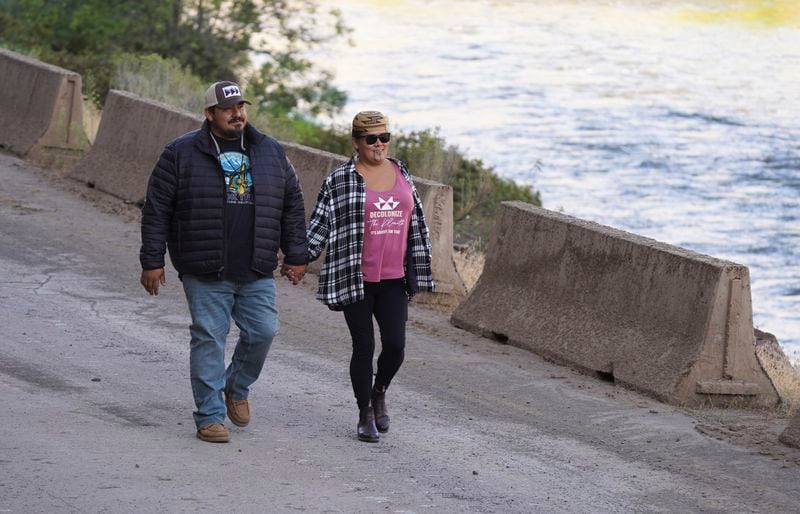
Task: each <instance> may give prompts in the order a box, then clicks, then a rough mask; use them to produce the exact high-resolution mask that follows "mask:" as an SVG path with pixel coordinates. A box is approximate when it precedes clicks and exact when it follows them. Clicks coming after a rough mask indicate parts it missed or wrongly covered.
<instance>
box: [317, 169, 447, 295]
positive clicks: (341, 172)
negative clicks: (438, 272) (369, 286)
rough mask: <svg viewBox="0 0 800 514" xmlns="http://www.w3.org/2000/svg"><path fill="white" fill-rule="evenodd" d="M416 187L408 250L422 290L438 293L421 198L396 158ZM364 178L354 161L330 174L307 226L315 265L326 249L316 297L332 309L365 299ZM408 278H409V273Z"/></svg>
mask: <svg viewBox="0 0 800 514" xmlns="http://www.w3.org/2000/svg"><path fill="white" fill-rule="evenodd" d="M392 161H393V162H395V163H397V165H398V166H400V171H401V172H402V174H403V177H405V179H406V181H407V182H408V184H409V185H410V186H411V192H412V195H413V197H414V209H413V210H412V212H411V225H410V226H409V229H408V250H407V251H408V252H411V258H412V260H413V262H414V270H415V271H416V280H417V289H418V290H420V291H433V290H434V283H433V277H432V276H431V240H430V237H429V236H428V226H427V225H426V224H425V215H424V213H423V212H422V200H420V197H419V194H418V193H417V189H416V188H415V187H414V182H413V180H412V179H411V174H410V173H409V172H408V168H407V167H406V165H405V163H403V162H402V161H398V160H395V159H392ZM366 197H367V193H366V188H365V186H364V179H363V178H361V175H359V174H358V172H357V171H356V165H355V160H354V159H350V160H349V161H348V162H346V163H344V164H342V165H341V166H339V167H338V168H336V169H334V170H333V171H331V173H330V174H329V175H328V176H327V178H326V179H325V181H324V182H323V183H322V187H321V188H320V192H319V196H318V197H317V203H316V205H315V206H314V212H313V213H312V214H311V221H310V222H309V227H308V251H309V258H310V260H311V261H314V260H316V259H317V258H319V256H320V254H321V253H322V251H323V250H324V249H325V246H326V245H327V247H328V251H327V253H326V254H325V263H324V264H323V265H322V270H321V271H320V274H319V289H318V290H317V296H316V298H317V299H318V300H319V301H321V302H322V303H324V304H326V305H328V306H330V307H332V308H337V307H342V306H344V305H349V304H351V303H355V302H358V301H361V300H363V299H364V276H363V274H362V273H361V256H362V252H363V249H364V204H365V203H366ZM407 275H408V274H407Z"/></svg>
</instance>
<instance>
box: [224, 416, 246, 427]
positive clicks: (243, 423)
mask: <svg viewBox="0 0 800 514" xmlns="http://www.w3.org/2000/svg"><path fill="white" fill-rule="evenodd" d="M228 419H229V420H231V423H233V424H234V425H236V426H237V427H246V426H247V425H249V424H250V420H249V419H248V420H247V421H244V422H242V421H239V420H236V419H233V418H232V417H231V416H230V414H229V415H228Z"/></svg>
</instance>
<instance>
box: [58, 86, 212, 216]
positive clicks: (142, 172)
mask: <svg viewBox="0 0 800 514" xmlns="http://www.w3.org/2000/svg"><path fill="white" fill-rule="evenodd" d="M203 119H204V118H203V117H202V116H201V115H199V114H192V113H190V112H188V111H185V110H183V109H178V108H177V107H173V106H171V105H167V104H164V103H161V102H156V101H155V100H149V99H145V98H141V97H139V96H137V95H134V94H133V93H128V92H127V91H117V90H113V89H112V90H111V91H109V93H108V96H107V97H106V103H105V106H104V107H103V116H102V118H101V119H100V127H99V128H98V130H97V137H96V138H95V141H94V144H93V145H92V147H91V149H90V150H89V152H88V153H87V154H86V156H85V157H84V158H83V159H82V160H81V161H80V162H79V163H78V165H77V166H76V167H75V168H74V169H73V170H72V172H71V173H70V175H69V176H70V177H71V178H74V179H76V180H80V181H83V182H86V183H88V184H89V185H90V186H92V187H96V188H97V189H99V190H101V191H104V192H106V193H109V194H112V195H114V196H117V197H119V198H122V199H123V200H127V201H128V202H134V203H142V202H143V201H144V197H145V194H146V193H147V181H148V179H149V178H150V174H151V173H152V171H153V167H154V166H155V164H156V162H157V161H158V157H159V156H160V155H161V152H162V151H163V150H164V147H165V146H166V145H167V143H169V142H170V141H172V140H173V139H175V138H176V137H178V136H180V135H182V134H185V133H187V132H190V131H192V130H196V129H198V128H200V125H201V124H202V123H203Z"/></svg>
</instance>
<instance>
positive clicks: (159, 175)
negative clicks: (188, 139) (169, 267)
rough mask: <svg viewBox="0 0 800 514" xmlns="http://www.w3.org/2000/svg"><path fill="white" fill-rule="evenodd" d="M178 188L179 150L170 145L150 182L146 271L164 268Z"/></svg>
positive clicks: (144, 211) (146, 208)
mask: <svg viewBox="0 0 800 514" xmlns="http://www.w3.org/2000/svg"><path fill="white" fill-rule="evenodd" d="M177 186H178V180H177V167H176V149H175V146H174V145H173V144H170V145H168V146H167V147H166V148H165V149H164V151H163V152H162V153H161V156H160V157H159V158H158V162H157V163H156V166H155V168H153V172H152V173H151V174H150V180H149V181H148V183H147V195H146V196H145V200H144V207H143V208H142V247H141V249H140V250H139V261H140V262H141V264H142V269H157V268H163V267H164V253H165V252H166V248H167V237H168V235H169V230H170V224H171V223H172V215H173V211H174V209H175V195H176V192H177V189H178V188H177Z"/></svg>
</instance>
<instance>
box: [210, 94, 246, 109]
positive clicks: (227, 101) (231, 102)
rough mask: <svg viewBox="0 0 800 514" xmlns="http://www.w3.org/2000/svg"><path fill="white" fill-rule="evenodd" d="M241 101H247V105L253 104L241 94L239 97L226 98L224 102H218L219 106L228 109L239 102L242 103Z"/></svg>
mask: <svg viewBox="0 0 800 514" xmlns="http://www.w3.org/2000/svg"><path fill="white" fill-rule="evenodd" d="M241 103H245V104H247V105H253V104H251V103H250V102H248V101H247V100H245V99H244V98H242V97H241V96H239V97H231V98H226V99H225V101H224V102H220V103H218V104H217V107H221V108H223V109H228V108H230V107H233V106H234V105H238V104H241Z"/></svg>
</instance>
